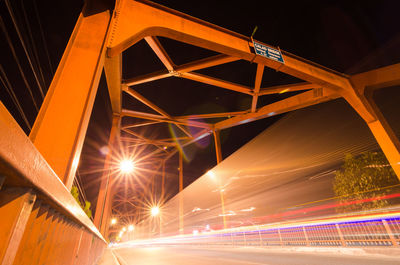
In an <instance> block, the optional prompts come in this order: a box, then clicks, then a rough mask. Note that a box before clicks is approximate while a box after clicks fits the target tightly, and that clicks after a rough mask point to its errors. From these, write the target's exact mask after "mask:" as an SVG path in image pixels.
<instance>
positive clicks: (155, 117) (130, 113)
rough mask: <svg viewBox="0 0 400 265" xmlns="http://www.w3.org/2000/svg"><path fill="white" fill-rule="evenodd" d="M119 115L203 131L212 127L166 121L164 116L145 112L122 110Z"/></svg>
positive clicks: (194, 123) (200, 123)
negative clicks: (202, 129) (196, 128)
mask: <svg viewBox="0 0 400 265" xmlns="http://www.w3.org/2000/svg"><path fill="white" fill-rule="evenodd" d="M121 115H122V116H125V117H134V118H141V119H147V120H154V121H159V122H166V123H173V124H181V125H185V126H191V127H198V128H204V129H211V127H212V126H211V125H210V124H207V123H204V122H198V121H185V120H173V119H172V120H171V119H167V118H165V117H164V116H161V115H157V114H151V113H145V112H139V111H133V110H126V109H122V111H121Z"/></svg>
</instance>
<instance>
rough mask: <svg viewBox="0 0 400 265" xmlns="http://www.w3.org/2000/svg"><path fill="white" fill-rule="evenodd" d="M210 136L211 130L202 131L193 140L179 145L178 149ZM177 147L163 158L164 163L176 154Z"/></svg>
mask: <svg viewBox="0 0 400 265" xmlns="http://www.w3.org/2000/svg"><path fill="white" fill-rule="evenodd" d="M210 134H212V130H211V129H204V130H202V131H200V132H198V133H197V134H195V135H194V136H193V138H192V139H191V140H189V141H186V142H184V143H181V144H179V146H178V147H179V148H183V147H185V146H187V145H190V144H193V143H195V142H197V141H198V140H201V139H203V138H204V137H207V136H209V135H210ZM178 147H176V148H175V149H174V150H172V151H171V152H170V153H169V154H168V155H167V156H166V157H165V161H166V160H168V159H170V158H171V157H172V156H174V155H175V154H176V153H177V152H178Z"/></svg>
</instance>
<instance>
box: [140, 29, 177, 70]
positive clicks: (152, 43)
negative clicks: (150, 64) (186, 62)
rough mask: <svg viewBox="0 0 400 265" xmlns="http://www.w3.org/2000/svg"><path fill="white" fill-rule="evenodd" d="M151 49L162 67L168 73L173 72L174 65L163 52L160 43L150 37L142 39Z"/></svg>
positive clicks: (155, 38)
mask: <svg viewBox="0 0 400 265" xmlns="http://www.w3.org/2000/svg"><path fill="white" fill-rule="evenodd" d="M144 39H145V40H146V42H147V44H149V46H150V47H151V49H152V50H153V51H154V53H155V54H156V55H157V57H158V58H159V59H160V60H161V62H162V63H163V64H164V66H165V67H166V68H167V70H168V71H173V70H174V67H175V65H174V63H173V62H172V60H171V58H170V57H169V55H168V54H167V52H166V51H165V49H164V47H163V46H162V45H161V43H160V41H159V40H158V39H157V37H152V36H148V37H145V38H144Z"/></svg>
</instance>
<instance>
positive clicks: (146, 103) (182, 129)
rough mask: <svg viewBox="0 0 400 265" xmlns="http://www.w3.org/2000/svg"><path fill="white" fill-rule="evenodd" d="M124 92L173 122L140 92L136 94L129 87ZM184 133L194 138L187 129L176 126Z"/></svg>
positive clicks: (125, 87)
mask: <svg viewBox="0 0 400 265" xmlns="http://www.w3.org/2000/svg"><path fill="white" fill-rule="evenodd" d="M123 91H125V92H126V93H128V94H129V95H130V96H132V97H134V98H136V99H137V100H139V101H140V102H142V103H143V104H145V105H146V106H148V107H150V108H151V109H153V110H155V111H156V112H158V113H160V114H161V115H162V116H164V117H165V118H167V119H170V120H173V118H172V117H171V116H170V115H169V114H168V113H167V112H165V111H164V110H163V109H161V108H160V107H158V106H157V105H156V104H154V103H152V102H151V101H150V100H148V99H146V98H145V97H143V96H142V95H140V94H139V93H138V92H136V91H135V90H133V89H132V88H130V87H128V86H124V88H123ZM176 126H177V127H178V128H179V129H180V130H181V131H182V132H183V133H185V134H186V135H187V136H192V135H191V134H190V133H189V132H188V131H187V130H186V128H184V127H182V126H181V125H180V124H177V125H176Z"/></svg>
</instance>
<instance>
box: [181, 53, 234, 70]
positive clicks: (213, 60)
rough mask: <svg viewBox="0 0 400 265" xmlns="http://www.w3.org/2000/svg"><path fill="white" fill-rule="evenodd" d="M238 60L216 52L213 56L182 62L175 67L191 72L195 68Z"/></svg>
mask: <svg viewBox="0 0 400 265" xmlns="http://www.w3.org/2000/svg"><path fill="white" fill-rule="evenodd" d="M238 60H240V58H237V57H232V56H229V55H225V54H218V55H215V56H211V57H208V58H204V59H200V60H197V61H193V62H190V63H186V64H182V65H180V66H177V67H175V71H176V72H180V73H187V72H193V71H196V70H201V69H204V68H209V67H213V66H217V65H221V64H226V63H231V62H235V61H238Z"/></svg>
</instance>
